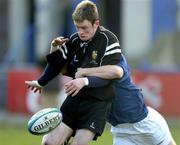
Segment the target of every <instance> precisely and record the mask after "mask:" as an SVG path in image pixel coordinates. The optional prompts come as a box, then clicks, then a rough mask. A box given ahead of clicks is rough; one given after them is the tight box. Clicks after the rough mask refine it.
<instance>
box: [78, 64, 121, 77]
mask: <svg viewBox="0 0 180 145" xmlns="http://www.w3.org/2000/svg"><path fill="white" fill-rule="evenodd" d="M86 76H96V77H100V78H103V79H110V80H111V79H116V78H121V77H122V76H123V69H122V68H121V67H119V66H117V65H104V66H101V67H93V68H79V69H78V71H77V72H76V75H75V77H76V78H81V77H86Z"/></svg>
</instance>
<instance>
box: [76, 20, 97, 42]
mask: <svg viewBox="0 0 180 145" xmlns="http://www.w3.org/2000/svg"><path fill="white" fill-rule="evenodd" d="M74 25H75V26H76V29H77V32H78V35H79V37H80V39H81V40H82V41H87V40H90V39H92V38H93V36H94V34H95V33H96V30H97V28H98V26H99V20H97V21H95V23H94V24H92V23H91V22H90V21H88V20H84V21H83V22H78V23H77V22H75V21H74Z"/></svg>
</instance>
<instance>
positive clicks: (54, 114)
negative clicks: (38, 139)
mask: <svg viewBox="0 0 180 145" xmlns="http://www.w3.org/2000/svg"><path fill="white" fill-rule="evenodd" d="M61 121H62V114H61V112H60V110H59V109H57V108H46V109H43V110H40V111H39V112H37V113H36V114H34V115H33V116H32V117H31V118H30V120H29V122H28V131H29V132H30V133H32V134H34V135H42V134H46V133H48V132H50V131H52V130H53V129H55V128H56V127H57V126H58V125H59V124H60V123H61Z"/></svg>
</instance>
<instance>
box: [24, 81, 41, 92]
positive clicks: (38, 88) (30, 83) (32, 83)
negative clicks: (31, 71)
mask: <svg viewBox="0 0 180 145" xmlns="http://www.w3.org/2000/svg"><path fill="white" fill-rule="evenodd" d="M25 84H27V86H28V88H29V89H31V90H32V91H33V92H34V93H36V92H39V93H42V89H43V87H42V86H40V85H39V84H38V82H37V81H25Z"/></svg>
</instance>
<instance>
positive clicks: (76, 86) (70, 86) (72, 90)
mask: <svg viewBox="0 0 180 145" xmlns="http://www.w3.org/2000/svg"><path fill="white" fill-rule="evenodd" d="M85 85H86V83H85V79H84V78H77V79H74V80H71V81H69V82H68V83H66V84H65V91H66V93H67V95H71V96H73V97H74V96H76V95H77V94H78V93H79V91H80V90H81V89H82V88H83V87H84V86H85Z"/></svg>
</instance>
